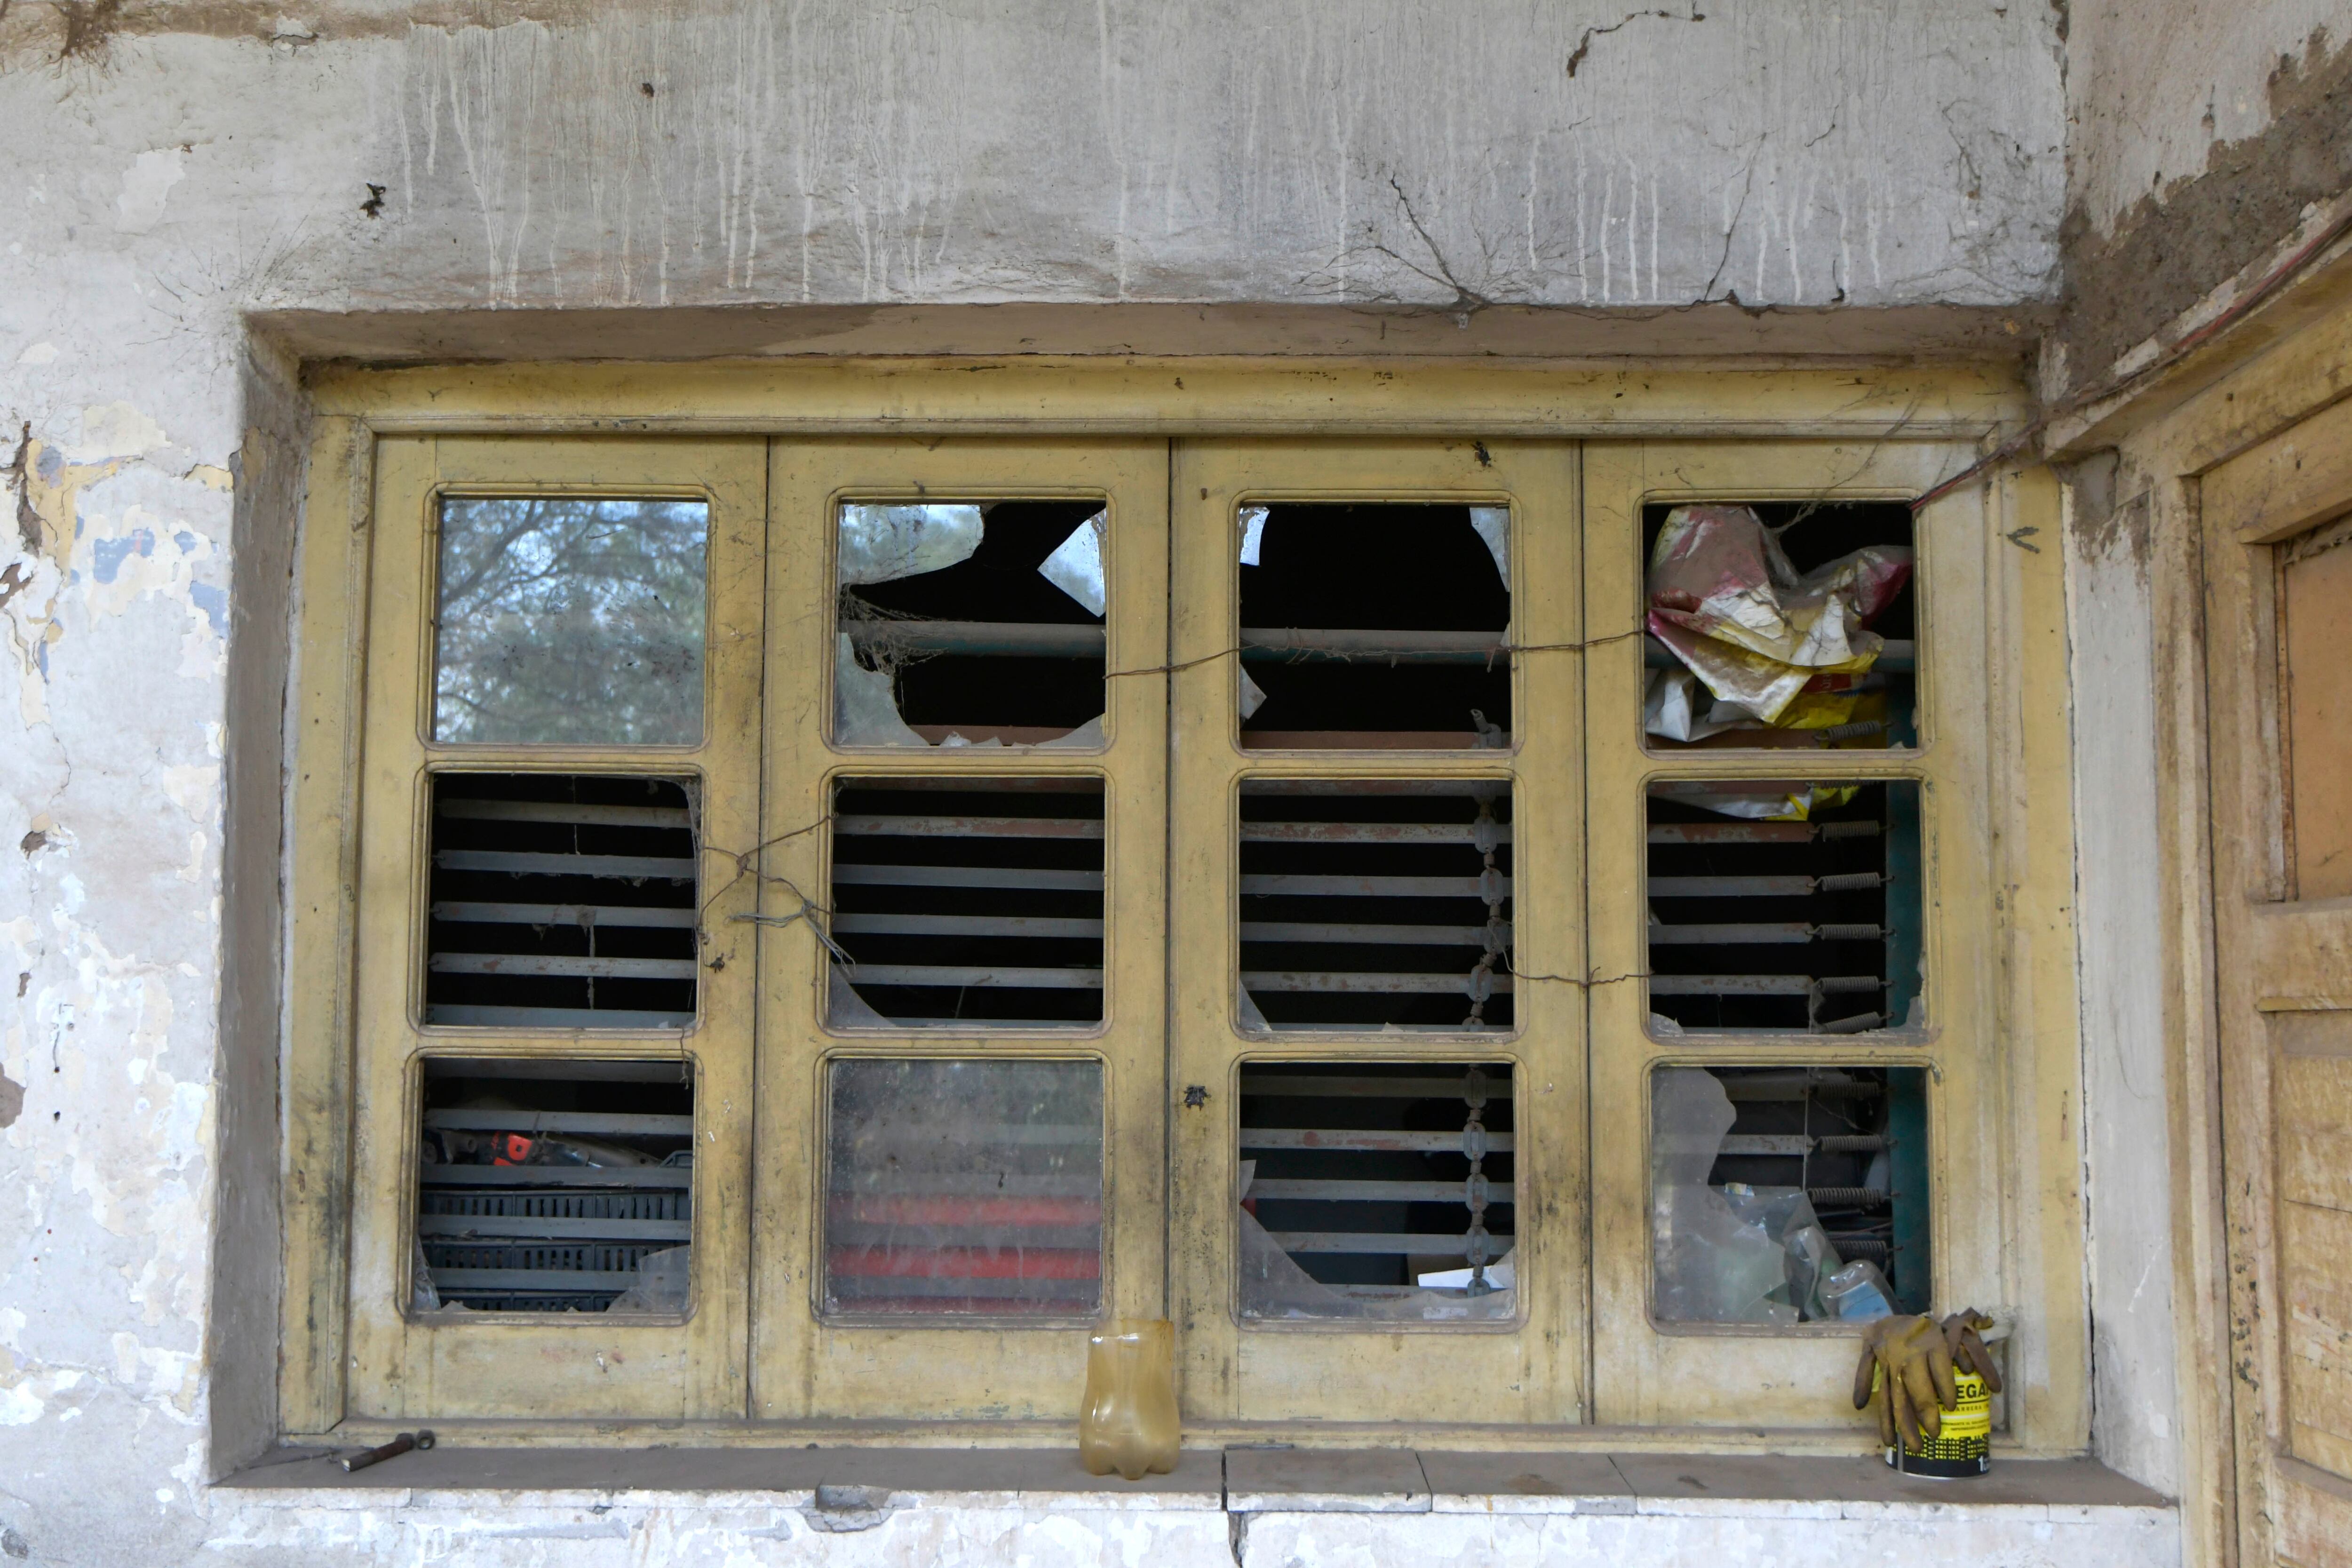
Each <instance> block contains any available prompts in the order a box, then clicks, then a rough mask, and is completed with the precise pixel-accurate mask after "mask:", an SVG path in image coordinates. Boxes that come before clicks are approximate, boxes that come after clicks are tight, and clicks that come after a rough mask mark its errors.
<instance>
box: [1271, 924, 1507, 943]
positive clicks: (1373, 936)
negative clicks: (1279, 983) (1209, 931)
mask: <svg viewBox="0 0 2352 1568" xmlns="http://www.w3.org/2000/svg"><path fill="white" fill-rule="evenodd" d="M1242 940H1243V941H1244V942H1368V943H1380V944H1385V945H1388V946H1393V947H1479V946H1482V945H1484V943H1485V942H1486V927H1484V926H1408V925H1326V924H1318V923H1315V922H1313V921H1242ZM1510 940H1511V937H1510V926H1509V923H1508V922H1505V924H1504V927H1503V941H1504V942H1505V943H1508V942H1510Z"/></svg>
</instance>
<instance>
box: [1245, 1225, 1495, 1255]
mask: <svg viewBox="0 0 2352 1568" xmlns="http://www.w3.org/2000/svg"><path fill="white" fill-rule="evenodd" d="M1270 1234H1271V1235H1272V1236H1273V1237H1274V1244H1275V1245H1276V1247H1281V1248H1282V1250H1283V1251H1285V1252H1356V1253H1365V1252H1371V1253H1386V1254H1390V1255H1391V1256H1397V1255H1402V1254H1405V1253H1416V1252H1417V1253H1428V1254H1433V1255H1436V1256H1439V1257H1444V1258H1463V1257H1466V1256H1468V1250H1469V1243H1468V1241H1467V1240H1466V1239H1465V1238H1464V1237H1459V1236H1427V1235H1412V1234H1400V1235H1386V1234H1383V1233H1381V1232H1380V1231H1355V1230H1277V1231H1274V1232H1271V1233H1270ZM1487 1245H1488V1246H1489V1247H1492V1248H1493V1249H1494V1253H1495V1256H1496V1258H1500V1257H1501V1256H1502V1255H1503V1254H1504V1253H1505V1252H1507V1251H1509V1250H1510V1247H1511V1241H1510V1237H1507V1236H1496V1237H1489V1238H1488V1240H1487Z"/></svg>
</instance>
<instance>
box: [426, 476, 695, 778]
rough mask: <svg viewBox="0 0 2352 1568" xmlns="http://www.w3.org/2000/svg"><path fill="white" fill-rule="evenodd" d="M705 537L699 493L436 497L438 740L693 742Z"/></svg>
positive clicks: (435, 724) (435, 715)
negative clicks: (681, 496) (679, 496)
mask: <svg viewBox="0 0 2352 1568" xmlns="http://www.w3.org/2000/svg"><path fill="white" fill-rule="evenodd" d="M708 541H709V509H708V507H707V506H706V505H705V504H704V503H703V502H701V501H696V500H594V499H591V498H587V497H578V496H537V497H512V498H509V497H498V498H483V499H465V500H459V499H455V498H453V499H451V500H445V501H443V502H442V503H441V546H440V556H441V559H440V590H439V599H438V604H437V606H436V615H435V617H434V620H435V627H436V670H435V679H434V711H433V736H434V739H436V741H442V742H461V743H462V742H502V743H506V744H533V743H539V744H564V743H571V744H581V745H637V746H682V745H692V744H694V743H695V742H698V741H699V740H700V739H701V738H702V645H703V615H704V598H705V596H706V595H705V585H706V582H707V565H706V554H707V549H708Z"/></svg>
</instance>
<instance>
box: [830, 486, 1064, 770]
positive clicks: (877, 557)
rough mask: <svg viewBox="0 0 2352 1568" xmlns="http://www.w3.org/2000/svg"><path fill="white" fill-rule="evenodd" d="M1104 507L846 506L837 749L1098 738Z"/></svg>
mask: <svg viewBox="0 0 2352 1568" xmlns="http://www.w3.org/2000/svg"><path fill="white" fill-rule="evenodd" d="M1108 531H1109V512H1108V509H1107V508H1106V507H1105V506H1104V504H1103V503H1102V502H1101V501H1099V500H1076V501H1068V500H992V501H925V502H920V503H908V502H882V501H851V502H845V503H844V504H843V506H842V508H841V515H840V520H839V552H838V555H837V557H836V563H837V564H836V576H837V578H838V592H839V600H838V617H839V618H838V625H837V627H836V637H835V644H836V646H835V654H834V726H833V738H834V740H835V742H836V743H837V744H840V745H845V746H910V747H913V746H941V747H948V748H950V749H952V748H956V747H962V746H1070V747H1097V746H1100V745H1101V744H1102V743H1103V741H1104V734H1103V724H1102V719H1103V671H1104V668H1105V664H1104V659H1105V653H1106V649H1107V647H1108V641H1107V633H1106V631H1105V629H1104V628H1105V620H1104V616H1105V614H1106V612H1107V611H1108V606H1109V598H1108V578H1107V576H1106V560H1105V545H1106V542H1107V540H1108Z"/></svg>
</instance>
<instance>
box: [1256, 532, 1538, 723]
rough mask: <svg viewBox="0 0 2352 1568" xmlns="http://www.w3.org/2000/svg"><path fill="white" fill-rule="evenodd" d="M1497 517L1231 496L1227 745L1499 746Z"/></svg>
mask: <svg viewBox="0 0 2352 1568" xmlns="http://www.w3.org/2000/svg"><path fill="white" fill-rule="evenodd" d="M1510 520H1511V511H1510V508H1509V507H1508V506H1451V505H1427V504H1422V503H1418V502H1398V501H1327V502H1316V501H1276V502H1266V503H1262V504H1252V505H1246V506H1244V507H1243V508H1242V509H1241V510H1240V514H1239V521H1240V533H1241V544H1240V550H1239V556H1240V568H1239V571H1240V589H1239V609H1240V616H1241V633H1240V637H1241V642H1240V647H1241V661H1242V662H1241V671H1240V674H1239V676H1238V678H1237V679H1236V682H1235V692H1236V700H1237V702H1238V704H1239V708H1240V712H1241V742H1242V744H1243V745H1244V747H1248V748H1251V749H1255V750H1306V751H1351V750H1366V749H1371V750H1382V751H1386V750H1414V749H1430V748H1437V749H1449V750H1455V749H1458V750H1479V749H1499V748H1504V747H1507V746H1508V745H1509V744H1510V730H1511V655H1510V650H1509V649H1508V648H1507V647H1506V646H1505V645H1506V644H1507V641H1508V638H1509V635H1510V624H1511V575H1510Z"/></svg>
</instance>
